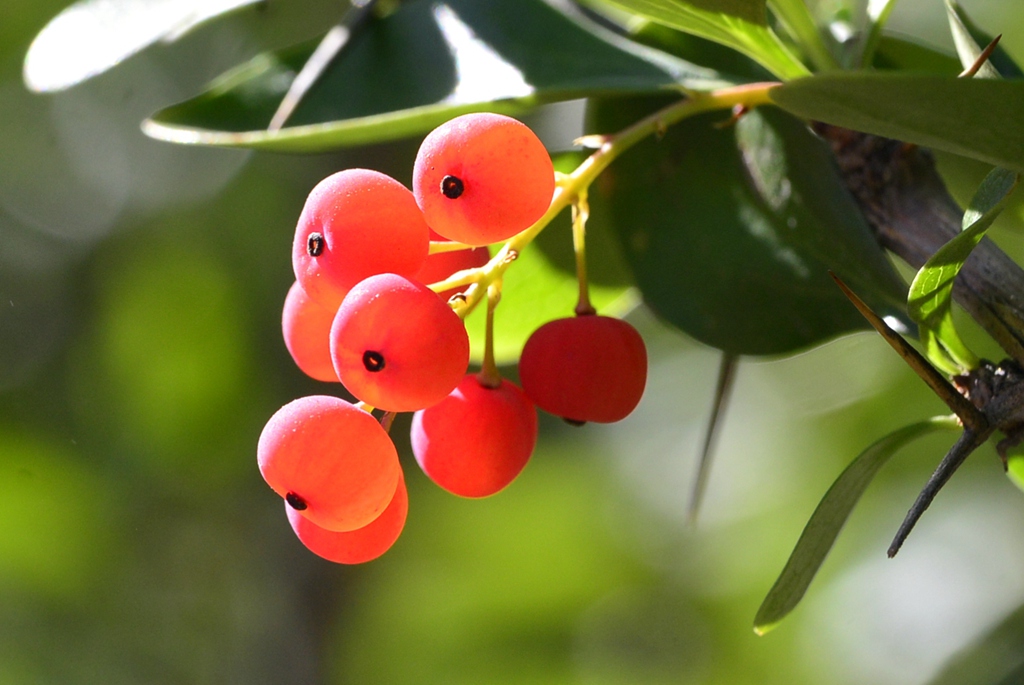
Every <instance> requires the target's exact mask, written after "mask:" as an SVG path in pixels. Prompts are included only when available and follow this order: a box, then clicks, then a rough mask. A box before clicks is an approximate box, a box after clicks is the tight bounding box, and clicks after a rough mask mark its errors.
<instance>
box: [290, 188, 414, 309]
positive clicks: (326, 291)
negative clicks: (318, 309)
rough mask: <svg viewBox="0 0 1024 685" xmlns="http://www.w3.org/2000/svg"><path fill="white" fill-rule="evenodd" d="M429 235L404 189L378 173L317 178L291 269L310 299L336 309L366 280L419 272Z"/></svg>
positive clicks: (302, 219)
mask: <svg viewBox="0 0 1024 685" xmlns="http://www.w3.org/2000/svg"><path fill="white" fill-rule="evenodd" d="M429 235H430V231H429V229H428V228H427V224H426V222H425V221H424V219H423V213H422V212H421V211H420V209H419V207H418V206H417V205H416V200H415V199H414V198H413V195H412V193H411V192H410V191H409V189H407V188H406V187H405V186H403V185H402V184H401V183H399V182H398V181H396V180H395V179H393V178H391V177H390V176H387V175H386V174H382V173H380V172H379V171H371V170H369V169H347V170H345V171H340V172H338V173H336V174H332V175H331V176H328V177H327V178H325V179H324V180H322V181H321V182H320V183H318V184H317V185H316V187H315V188H313V190H312V192H310V194H309V197H308V198H307V199H306V204H305V206H304V207H303V208H302V214H301V215H300V216H299V222H298V225H297V226H296V227H295V240H294V243H293V245H292V267H293V268H294V269H295V277H296V278H297V279H298V281H299V282H300V283H301V284H302V287H303V289H304V290H305V291H306V292H307V293H308V294H309V296H310V297H311V298H313V299H315V300H317V301H319V302H320V303H321V304H323V305H324V306H327V307H330V308H333V309H336V308H337V307H338V304H340V303H341V300H342V298H343V297H344V296H345V292H346V291H348V290H349V289H350V288H351V287H352V286H354V285H355V284H356V283H358V282H359V281H361V280H363V279H364V278H366V277H367V276H372V275H373V274H379V273H385V272H390V273H398V274H403V275H406V276H412V275H413V274H415V273H416V272H417V271H419V269H420V267H422V266H423V260H425V259H426V257H427V249H428V246H429V241H430V238H429Z"/></svg>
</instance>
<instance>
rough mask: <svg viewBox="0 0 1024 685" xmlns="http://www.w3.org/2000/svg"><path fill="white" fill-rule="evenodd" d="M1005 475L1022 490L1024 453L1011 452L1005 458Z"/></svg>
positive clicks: (1023, 482) (1023, 488)
mask: <svg viewBox="0 0 1024 685" xmlns="http://www.w3.org/2000/svg"><path fill="white" fill-rule="evenodd" d="M1006 475H1007V477H1008V478H1009V479H1010V482H1012V483H1013V484H1014V485H1016V486H1017V487H1018V488H1020V489H1021V490H1024V454H1011V455H1010V456H1009V457H1008V458H1007V459H1006Z"/></svg>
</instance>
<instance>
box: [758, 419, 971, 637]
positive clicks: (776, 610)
mask: <svg viewBox="0 0 1024 685" xmlns="http://www.w3.org/2000/svg"><path fill="white" fill-rule="evenodd" d="M958 427H959V424H958V423H957V421H956V419H955V417H938V418H934V419H931V420H930V421H924V422H921V423H915V424H912V425H910V426H905V427H903V428H900V429H899V430H897V431H894V432H892V433H890V434H889V435H887V436H886V437H884V438H882V439H881V440H879V441H877V442H876V443H874V444H873V445H871V446H870V447H868V448H867V449H866V450H864V451H863V452H861V454H860V455H859V456H858V457H857V458H856V459H854V460H853V462H852V463H851V464H850V465H849V466H847V467H846V470H844V471H843V472H842V474H840V476H839V478H837V479H836V481H835V483H833V484H832V487H830V488H829V489H828V492H826V493H825V496H824V497H823V498H822V500H821V502H820V503H819V504H818V507H817V508H816V509H815V510H814V513H813V514H811V518H810V520H809V521H808V522H807V525H806V526H805V527H804V532H803V533H801V535H800V539H799V540H798V541H797V543H796V547H795V548H794V549H793V552H792V554H790V556H789V561H787V562H786V566H785V568H783V569H782V573H781V574H780V575H779V578H778V580H776V581H775V585H773V586H772V589H771V590H769V591H768V596H767V597H765V598H764V602H762V604H761V608H760V609H758V611H757V616H756V618H755V619H754V631H755V632H756V633H758V634H759V635H763V634H765V633H767V632H768V631H769V630H771V629H772V628H774V627H775V626H776V625H778V623H779V621H781V620H782V619H783V618H785V616H786V615H787V614H789V612H790V611H792V610H793V609H794V608H795V607H796V605H797V604H798V603H799V602H800V599H801V598H802V597H803V596H804V593H805V592H806V591H807V588H808V587H809V586H810V584H811V580H813V579H814V576H815V574H817V572H818V569H819V568H821V565H822V563H823V562H824V561H825V557H826V556H827V555H828V553H829V550H831V549H832V545H833V544H834V543H835V541H836V538H837V537H838V536H839V531H841V530H842V528H843V525H844V524H845V523H846V520H847V518H849V516H850V512H852V511H853V507H854V505H856V504H857V501H858V500H859V499H860V497H861V495H863V494H864V491H865V490H866V489H867V487H868V485H869V484H870V483H871V480H872V479H873V478H874V477H875V475H876V474H877V473H878V470H879V469H880V468H882V466H883V465H884V464H885V463H886V462H887V461H888V460H889V458H890V457H891V456H892V455H893V454H895V453H896V452H897V450H899V449H900V448H901V447H903V446H904V445H906V444H907V443H909V442H910V441H912V440H915V439H917V438H919V437H921V436H923V435H926V434H928V433H932V432H934V431H937V430H940V429H946V430H956V429H957V428H958Z"/></svg>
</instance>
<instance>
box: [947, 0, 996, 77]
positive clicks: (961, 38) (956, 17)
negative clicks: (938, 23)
mask: <svg viewBox="0 0 1024 685" xmlns="http://www.w3.org/2000/svg"><path fill="white" fill-rule="evenodd" d="M945 2H946V17H947V18H948V19H949V30H950V33H952V34H953V44H954V45H955V46H956V54H957V55H958V56H959V57H960V63H961V64H962V65H963V67H964V69H970V68H971V67H972V66H974V63H975V62H976V61H978V58H979V57H981V53H982V50H984V49H985V47H986V46H988V44H989V43H991V42H992V41H991V40H989V41H988V42H987V43H985V44H984V45H978V43H977V41H975V40H974V36H972V35H971V32H970V31H969V30H968V29H967V26H966V25H965V24H964V21H963V18H962V16H965V15H962V12H963V10H962V9H960V6H959V5H958V4H957V3H956V2H954V1H953V0H945ZM975 76H976V77H977V78H1000V75H999V72H998V71H996V68H995V67H994V66H992V62H991V60H987V59H986V60H985V63H984V64H982V65H981V67H980V68H979V69H978V72H977V73H976V74H975Z"/></svg>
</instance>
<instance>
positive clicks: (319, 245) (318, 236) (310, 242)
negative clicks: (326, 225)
mask: <svg viewBox="0 0 1024 685" xmlns="http://www.w3.org/2000/svg"><path fill="white" fill-rule="evenodd" d="M325 247H327V241H326V240H324V236H323V234H322V233H310V234H309V237H308V238H306V254H308V255H309V256H310V257H319V256H320V255H322V254H323V253H324V248H325Z"/></svg>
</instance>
